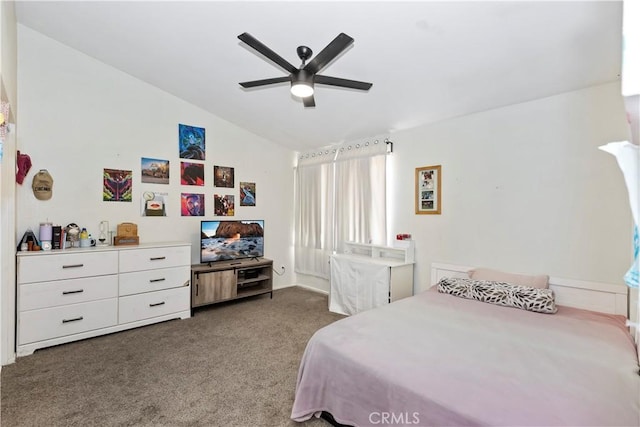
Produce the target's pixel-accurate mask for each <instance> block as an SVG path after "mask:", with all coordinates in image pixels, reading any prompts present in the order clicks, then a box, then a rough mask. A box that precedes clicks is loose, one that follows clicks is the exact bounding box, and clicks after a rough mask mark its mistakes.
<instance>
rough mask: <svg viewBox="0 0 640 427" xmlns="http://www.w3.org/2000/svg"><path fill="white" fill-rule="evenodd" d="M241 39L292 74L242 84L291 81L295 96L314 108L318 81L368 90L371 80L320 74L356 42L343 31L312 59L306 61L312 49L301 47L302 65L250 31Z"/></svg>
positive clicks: (242, 84)
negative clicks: (276, 50) (285, 57)
mask: <svg viewBox="0 0 640 427" xmlns="http://www.w3.org/2000/svg"><path fill="white" fill-rule="evenodd" d="M238 38H239V39H240V40H242V41H243V42H245V43H246V44H248V45H249V46H251V47H252V48H253V49H255V50H257V51H258V52H259V53H261V54H262V55H264V56H265V57H267V58H268V59H270V60H271V61H272V62H274V63H275V64H277V65H279V66H280V67H281V68H283V69H284V70H285V71H287V72H288V73H289V75H288V76H285V77H275V78H272V79H264V80H253V81H250V82H242V83H240V86H242V87H244V88H252V87H257V86H265V85H270V84H275V83H283V82H288V81H290V82H291V93H292V94H293V95H294V96H297V97H299V98H302V103H303V104H304V106H305V107H315V106H316V102H315V100H314V98H313V91H314V85H315V84H323V85H330V86H339V87H346V88H349V89H358V90H369V88H371V86H373V84H372V83H366V82H359V81H356V80H347V79H340V78H337V77H329V76H321V75H319V74H317V73H318V72H320V71H321V70H322V69H323V68H324V67H326V66H327V64H329V63H330V62H331V61H333V59H334V58H335V57H337V56H338V55H340V53H342V52H343V51H344V50H345V49H346V48H347V47H349V46H350V45H351V44H352V43H353V38H351V37H349V36H348V35H346V34H345V33H340V34H338V36H337V37H336V38H335V39H333V41H332V42H331V43H329V44H328V45H327V46H326V47H325V48H324V49H322V51H321V52H320V53H319V54H317V55H316V56H315V57H314V58H313V59H312V60H311V62H309V63H307V60H308V59H309V58H311V55H313V51H312V50H311V49H310V48H308V47H307V46H298V49H297V53H298V57H299V58H300V59H301V60H302V65H300V68H296V67H295V66H293V65H291V63H289V62H288V61H287V60H286V59H284V58H282V57H281V56H280V55H278V54H277V53H275V52H274V51H273V50H271V49H269V48H268V47H267V46H265V45H264V44H262V43H261V42H260V41H259V40H258V39H256V38H255V37H253V36H252V35H251V34H249V33H242V34H240V35H239V36H238Z"/></svg>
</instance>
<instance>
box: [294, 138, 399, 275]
mask: <svg viewBox="0 0 640 427" xmlns="http://www.w3.org/2000/svg"><path fill="white" fill-rule="evenodd" d="M299 160H300V161H299V163H298V167H297V168H296V202H295V203H296V216H295V221H296V224H295V236H294V241H295V271H296V272H297V273H302V274H308V275H313V276H318V277H322V278H325V279H329V276H330V269H329V256H330V255H331V254H333V253H335V252H341V251H342V243H343V242H344V241H353V242H359V243H369V242H371V243H377V244H384V243H385V239H386V146H385V144H384V143H378V142H377V141H376V142H375V143H371V144H369V143H368V142H367V143H362V144H352V145H345V146H343V147H331V148H328V149H321V150H320V151H318V152H317V153H312V155H311V156H309V155H302V156H301V157H300V159H299Z"/></svg>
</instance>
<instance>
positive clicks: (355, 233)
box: [334, 155, 387, 252]
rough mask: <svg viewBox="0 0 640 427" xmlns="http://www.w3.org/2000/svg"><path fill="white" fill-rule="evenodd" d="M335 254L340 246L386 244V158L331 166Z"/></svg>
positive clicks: (341, 249) (372, 158)
mask: <svg viewBox="0 0 640 427" xmlns="http://www.w3.org/2000/svg"><path fill="white" fill-rule="evenodd" d="M335 182H336V187H335V200H336V203H335V235H334V241H335V248H334V249H335V250H336V252H344V246H343V244H344V242H345V241H347V242H357V243H374V244H378V245H384V244H385V241H386V234H387V233H386V219H387V218H386V209H385V206H386V156H384V155H378V156H374V157H362V158H355V159H349V160H343V161H339V162H336V163H335Z"/></svg>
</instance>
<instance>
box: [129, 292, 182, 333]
mask: <svg viewBox="0 0 640 427" xmlns="http://www.w3.org/2000/svg"><path fill="white" fill-rule="evenodd" d="M190 309H191V306H190V292H189V287H188V286H184V287H181V288H174V289H167V290H164V291H157V292H148V293H145V294H138V295H129V296H126V297H120V303H119V319H120V320H119V323H121V324H122V323H129V322H135V321H136V320H142V319H149V318H151V317H156V316H163V315H165V314H171V313H176V312H179V311H186V310H190Z"/></svg>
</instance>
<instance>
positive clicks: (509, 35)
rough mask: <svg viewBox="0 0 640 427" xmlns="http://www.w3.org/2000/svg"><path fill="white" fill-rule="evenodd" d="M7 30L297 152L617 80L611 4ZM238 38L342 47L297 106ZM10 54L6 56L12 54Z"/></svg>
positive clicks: (289, 9) (51, 20) (343, 8)
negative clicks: (82, 56) (306, 103)
mask: <svg viewBox="0 0 640 427" xmlns="http://www.w3.org/2000/svg"><path fill="white" fill-rule="evenodd" d="M16 13H17V19H18V22H19V23H21V24H23V25H25V26H28V27H31V28H33V29H34V30H36V31H39V32H41V33H43V34H45V35H47V36H49V37H51V38H53V39H56V40H58V41H60V42H62V43H64V44H66V45H68V46H70V47H73V48H75V49H77V50H79V51H81V52H84V53H86V54H87V55H89V56H91V57H94V58H96V59H99V60H100V61H103V62H105V63H107V64H110V65H112V66H113V67H115V68H118V69H120V70H122V71H124V72H126V73H128V74H130V75H132V76H135V77H137V78H139V79H141V80H143V81H145V82H148V83H150V84H152V85H154V86H156V87H158V88H160V89H163V90H165V91H167V92H169V93H171V94H173V95H176V96H178V97H180V98H182V99H184V100H186V101H188V102H190V103H192V104H195V105H197V106H199V107H201V108H203V109H205V110H208V111H210V112H211V113H212V114H215V115H216V116H219V117H221V118H223V119H225V120H227V121H229V122H231V123H234V124H236V125H238V126H241V127H242V128H245V129H247V130H249V131H251V132H253V133H255V134H257V135H260V136H262V137H265V138H268V139H270V140H272V141H274V142H277V143H280V144H282V145H284V146H287V147H289V148H291V149H294V150H298V151H303V150H305V149H308V148H315V147H321V146H326V145H330V144H335V143H339V142H343V141H353V140H358V139H364V138H369V137H373V136H378V135H388V134H389V133H390V132H393V131H397V130H401V129H406V128H410V127H414V126H416V125H419V124H423V123H431V122H435V121H439V120H443V119H446V118H450V117H456V116H460V115H465V114H469V113H472V112H477V111H483V110H487V109H491V108H496V107H499V106H504V105H509V104H515V103H519V102H523V101H527V100H531V99H536V98H541V97H545V96H550V95H554V94H557V93H561V92H565V91H570V90H575V89H580V88H583V87H586V86H590V85H594V84H600V83H605V82H610V81H614V80H617V79H619V74H620V68H621V39H622V37H621V22H622V4H621V2H611V1H604V2H594V1H589V2H573V1H572V2H538V1H532V2H523V1H516V2H483V1H473V2H451V1H449V2H416V1H413V2H395V1H386V2H368V1H356V2H337V1H336V2H333V1H320V2H307V1H297V2H272V1H260V2H247V1H232V2H228V1H227V2H220V1H196V2H186V1H175V2H169V1H160V2H152V1H138V2H133V1H126V2H115V1H107V2H97V1H69V2H58V1H44V2H36V1H17V2H16ZM243 32H248V33H250V34H251V35H253V36H254V37H256V38H257V39H258V40H260V41H261V42H263V43H264V44H266V45H267V46H269V47H270V48H271V49H272V50H274V51H275V52H276V53H278V54H279V55H280V56H282V57H283V58H285V59H286V60H288V61H289V62H291V63H292V64H294V65H299V63H300V61H299V59H298V57H297V55H296V47H297V46H299V45H307V46H309V47H310V48H311V49H313V51H314V53H318V52H320V50H322V48H324V47H325V46H326V45H327V44H328V43H329V42H330V41H331V40H333V39H334V38H335V37H336V36H337V35H338V34H339V33H340V32H344V33H346V34H348V35H350V36H351V37H353V38H354V39H355V43H354V44H353V45H352V46H351V47H350V48H349V49H347V50H346V51H345V52H344V53H343V54H342V55H341V56H340V57H338V58H337V59H336V60H335V61H333V62H332V63H331V64H329V66H328V67H326V68H325V69H324V70H323V71H322V72H321V73H320V74H326V75H329V76H334V77H341V78H346V79H352V80H361V81H366V82H372V83H373V87H372V88H371V89H370V90H369V91H368V92H361V91H354V90H346V89H339V88H335V87H330V86H317V87H316V95H315V100H316V107H315V108H304V107H303V106H302V102H301V101H300V100H298V99H296V98H294V97H292V96H291V95H290V93H289V87H288V84H280V85H274V86H268V87H264V88H259V89H251V90H246V89H242V88H241V87H240V86H239V84H238V83H239V82H242V81H249V80H259V79H265V78H271V77H280V76H284V75H286V73H285V72H284V71H283V70H282V69H280V68H279V67H278V66H276V65H273V64H272V63H270V62H268V61H267V60H266V59H265V58H264V57H262V56H261V55H258V54H256V53H255V52H254V51H253V50H252V49H251V48H248V47H247V46H246V45H244V44H243V43H242V42H240V40H238V38H237V36H238V35H239V34H241V33H243ZM18 49H19V47H18Z"/></svg>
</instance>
